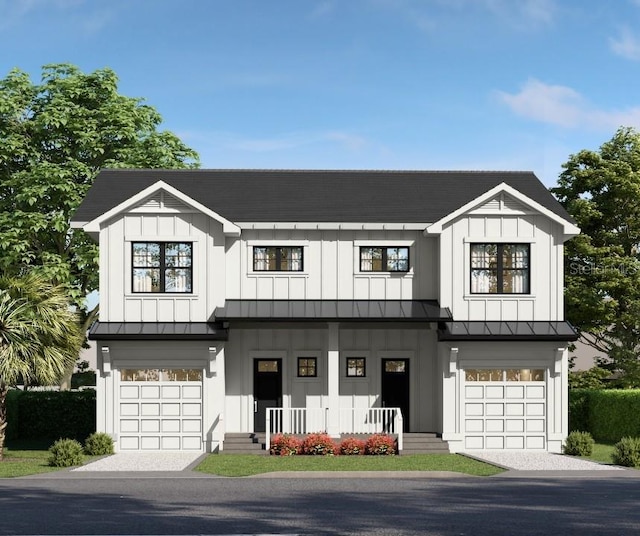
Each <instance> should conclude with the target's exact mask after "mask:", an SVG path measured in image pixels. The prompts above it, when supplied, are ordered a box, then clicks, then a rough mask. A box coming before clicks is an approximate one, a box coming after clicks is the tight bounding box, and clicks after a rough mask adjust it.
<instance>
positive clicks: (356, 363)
mask: <svg viewBox="0 0 640 536" xmlns="http://www.w3.org/2000/svg"><path fill="white" fill-rule="evenodd" d="M366 375H367V360H366V358H364V357H347V377H349V378H364V377H365V376H366Z"/></svg>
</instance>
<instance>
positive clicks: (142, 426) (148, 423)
mask: <svg viewBox="0 0 640 536" xmlns="http://www.w3.org/2000/svg"><path fill="white" fill-rule="evenodd" d="M119 410H120V415H119V421H120V433H119V436H118V437H119V449H120V450H121V451H126V450H202V371H201V370H197V369H126V370H121V371H120V406H119Z"/></svg>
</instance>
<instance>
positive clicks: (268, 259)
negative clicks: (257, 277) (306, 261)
mask: <svg viewBox="0 0 640 536" xmlns="http://www.w3.org/2000/svg"><path fill="white" fill-rule="evenodd" d="M253 270H254V271H256V272H302V247H301V246H297V247H290V246H286V247H285V246H254V247H253Z"/></svg>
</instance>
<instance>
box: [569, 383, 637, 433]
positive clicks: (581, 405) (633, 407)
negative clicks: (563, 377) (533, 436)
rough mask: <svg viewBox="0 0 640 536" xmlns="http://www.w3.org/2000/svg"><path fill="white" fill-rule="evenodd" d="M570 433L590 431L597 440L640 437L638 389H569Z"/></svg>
mask: <svg viewBox="0 0 640 536" xmlns="http://www.w3.org/2000/svg"><path fill="white" fill-rule="evenodd" d="M569 393H570V394H569V430H570V431H573V430H581V431H584V432H589V433H591V435H592V436H593V438H594V439H595V440H596V441H610V442H616V441H620V439H621V438H623V437H640V389H572V390H570V392H569Z"/></svg>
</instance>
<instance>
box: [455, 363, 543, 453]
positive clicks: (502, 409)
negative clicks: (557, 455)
mask: <svg viewBox="0 0 640 536" xmlns="http://www.w3.org/2000/svg"><path fill="white" fill-rule="evenodd" d="M545 376H546V373H545V371H544V370H543V369H524V368H509V367H505V368H504V369H502V371H501V370H499V369H495V370H494V369H483V368H478V369H469V370H467V369H465V383H464V385H463V391H462V392H463V393H464V395H465V399H464V400H463V401H462V408H463V415H462V418H463V419H464V434H465V448H467V449H513V450H522V449H545V448H546V441H547V440H546V436H545V434H546V428H547V426H546V419H545V416H546V413H547V411H546V384H545Z"/></svg>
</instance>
